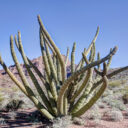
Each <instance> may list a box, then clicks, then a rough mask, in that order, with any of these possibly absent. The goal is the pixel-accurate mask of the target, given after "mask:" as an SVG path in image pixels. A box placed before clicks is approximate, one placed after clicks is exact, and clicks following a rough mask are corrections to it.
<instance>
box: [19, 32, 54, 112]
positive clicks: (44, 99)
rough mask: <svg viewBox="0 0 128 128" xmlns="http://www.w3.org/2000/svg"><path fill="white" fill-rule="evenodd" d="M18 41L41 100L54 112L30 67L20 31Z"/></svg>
mask: <svg viewBox="0 0 128 128" xmlns="http://www.w3.org/2000/svg"><path fill="white" fill-rule="evenodd" d="M18 42H19V52H20V53H21V55H22V58H23V61H24V64H25V67H26V69H27V71H28V73H29V76H30V78H31V80H32V82H33V84H34V85H35V87H36V89H37V92H38V94H39V96H40V97H41V100H42V101H43V103H44V104H45V106H46V107H47V108H48V110H49V111H50V112H52V108H51V106H50V103H49V101H48V99H47V97H46V96H45V93H44V92H43V90H42V88H41V86H40V84H39V83H38V80H37V79H36V77H35V75H34V74H33V72H32V71H31V69H30V65H29V62H28V59H27V57H26V55H25V53H24V50H23V46H22V42H21V34H20V32H18Z"/></svg>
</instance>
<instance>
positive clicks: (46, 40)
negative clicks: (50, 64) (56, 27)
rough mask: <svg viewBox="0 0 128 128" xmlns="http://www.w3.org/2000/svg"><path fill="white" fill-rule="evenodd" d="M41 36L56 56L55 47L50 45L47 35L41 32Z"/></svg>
mask: <svg viewBox="0 0 128 128" xmlns="http://www.w3.org/2000/svg"><path fill="white" fill-rule="evenodd" d="M40 31H41V30H40ZM41 35H42V36H43V38H44V40H45V42H46V43H47V45H48V47H49V48H50V50H51V51H52V53H53V55H54V56H56V52H55V51H54V49H53V47H52V46H51V45H50V43H49V41H48V39H47V38H46V36H45V34H44V33H43V32H41Z"/></svg>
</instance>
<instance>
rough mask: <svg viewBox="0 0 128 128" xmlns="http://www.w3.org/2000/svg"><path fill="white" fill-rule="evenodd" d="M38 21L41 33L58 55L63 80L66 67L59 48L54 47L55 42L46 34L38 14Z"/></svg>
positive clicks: (63, 79)
mask: <svg viewBox="0 0 128 128" xmlns="http://www.w3.org/2000/svg"><path fill="white" fill-rule="evenodd" d="M38 21H39V24H40V27H41V30H42V31H43V33H44V34H45V35H46V37H47V39H48V41H49V42H50V44H51V46H52V47H53V48H54V51H55V52H56V54H57V56H58V59H59V61H60V64H61V69H62V81H63V82H64V81H65V79H66V67H65V63H64V60H63V58H62V56H61V54H60V51H59V49H58V48H57V47H56V45H55V43H54V42H53V40H52V39H51V37H50V35H49V34H48V32H47V31H46V29H45V27H44V25H43V23H42V21H41V18H40V16H39V15H38Z"/></svg>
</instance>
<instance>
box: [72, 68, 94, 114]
mask: <svg viewBox="0 0 128 128" xmlns="http://www.w3.org/2000/svg"><path fill="white" fill-rule="evenodd" d="M92 76H93V69H92V68H91V73H90V77H89V80H88V83H87V85H86V88H84V91H83V93H82V95H81V96H80V98H79V99H78V100H77V101H76V103H75V104H74V105H73V106H72V110H71V113H76V112H77V111H78V110H80V109H81V108H82V107H83V105H84V102H85V101H86V99H87V96H88V94H89V92H90V90H91V88H92V86H93V83H92Z"/></svg>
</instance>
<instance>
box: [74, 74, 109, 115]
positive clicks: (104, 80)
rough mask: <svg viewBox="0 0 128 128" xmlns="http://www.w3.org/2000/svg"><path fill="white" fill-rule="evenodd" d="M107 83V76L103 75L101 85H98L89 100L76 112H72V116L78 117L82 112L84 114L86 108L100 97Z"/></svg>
mask: <svg viewBox="0 0 128 128" xmlns="http://www.w3.org/2000/svg"><path fill="white" fill-rule="evenodd" d="M107 85H108V80H107V77H106V76H103V85H102V86H101V87H100V89H99V90H98V92H97V93H96V94H95V95H94V96H93V97H92V98H91V99H90V101H89V102H88V103H87V104H86V105H85V106H83V107H82V108H81V109H80V110H79V111H77V112H76V113H73V114H72V116H73V117H79V116H81V115H82V114H84V113H85V112H86V111H87V110H88V109H90V108H91V107H92V106H93V105H94V103H95V102H96V101H97V100H98V99H99V98H100V96H101V95H102V94H103V92H104V91H105V89H106V87H107Z"/></svg>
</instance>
